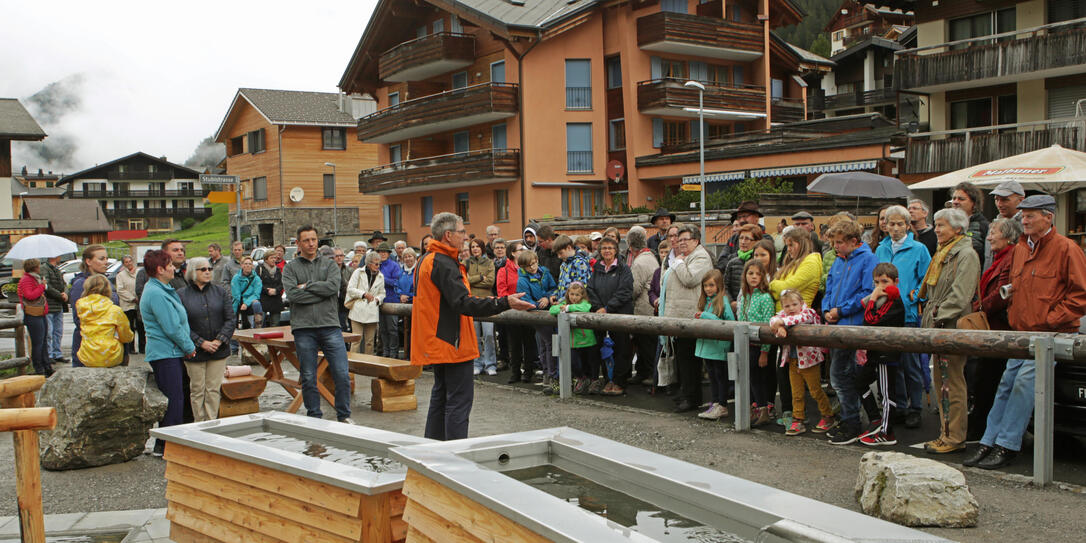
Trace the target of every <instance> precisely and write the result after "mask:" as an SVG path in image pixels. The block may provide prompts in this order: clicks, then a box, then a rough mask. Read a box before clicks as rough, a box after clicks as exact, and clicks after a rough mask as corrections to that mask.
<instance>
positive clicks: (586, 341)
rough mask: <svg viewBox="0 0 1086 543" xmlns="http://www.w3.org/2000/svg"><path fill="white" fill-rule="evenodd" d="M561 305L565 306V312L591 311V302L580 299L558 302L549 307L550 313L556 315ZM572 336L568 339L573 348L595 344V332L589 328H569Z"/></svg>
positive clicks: (560, 309)
mask: <svg viewBox="0 0 1086 543" xmlns="http://www.w3.org/2000/svg"><path fill="white" fill-rule="evenodd" d="M562 307H565V308H566V313H588V312H590V311H592V304H590V303H589V302H588V300H581V301H580V302H578V303H575V304H563V303H562V302H558V303H556V304H554V305H552V306H551V307H550V313H551V315H558V314H559V313H561V312H562ZM570 332H571V334H572V337H571V339H570V345H569V346H570V347H572V348H574V349H580V348H583V347H592V346H593V345H595V344H596V332H594V331H592V329H591V328H574V329H572V330H570Z"/></svg>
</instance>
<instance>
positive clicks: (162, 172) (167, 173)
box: [106, 169, 193, 181]
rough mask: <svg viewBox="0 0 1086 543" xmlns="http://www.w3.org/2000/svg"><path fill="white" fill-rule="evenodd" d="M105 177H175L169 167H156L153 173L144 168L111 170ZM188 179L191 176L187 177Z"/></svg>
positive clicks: (154, 179)
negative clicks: (137, 169)
mask: <svg viewBox="0 0 1086 543" xmlns="http://www.w3.org/2000/svg"><path fill="white" fill-rule="evenodd" d="M182 178H184V176H182ZM106 179H109V180H110V181H170V180H171V179H177V177H176V176H175V172H174V171H173V170H170V169H156V170H155V172H154V173H150V172H148V171H147V170H146V169H140V170H139V171H134V170H128V171H124V172H119V171H116V170H112V171H110V172H109V173H107V174H106ZM189 179H193V178H191V177H189Z"/></svg>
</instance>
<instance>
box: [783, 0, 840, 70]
mask: <svg viewBox="0 0 1086 543" xmlns="http://www.w3.org/2000/svg"><path fill="white" fill-rule="evenodd" d="M796 3H797V4H799V6H800V7H801V8H803V11H806V12H807V16H806V17H805V18H804V19H803V21H802V22H801V23H799V24H798V25H794V26H787V27H784V28H778V29H777V30H775V32H776V33H777V35H778V36H780V37H781V38H784V39H785V41H787V42H788V43H791V44H793V45H798V46H800V47H802V48H804V49H808V50H810V51H812V52H814V53H816V54H819V55H822V56H824V57H829V56H830V36H829V34H826V33H825V32H824V31H823V30H824V29H825V28H826V25H827V24H828V23H829V22H830V19H831V18H833V14H834V12H836V11H837V8H839V7H841V0H796Z"/></svg>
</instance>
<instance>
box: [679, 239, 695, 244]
mask: <svg viewBox="0 0 1086 543" xmlns="http://www.w3.org/2000/svg"><path fill="white" fill-rule="evenodd" d="M693 239H694V238H679V243H686V242H688V241H691V240H693Z"/></svg>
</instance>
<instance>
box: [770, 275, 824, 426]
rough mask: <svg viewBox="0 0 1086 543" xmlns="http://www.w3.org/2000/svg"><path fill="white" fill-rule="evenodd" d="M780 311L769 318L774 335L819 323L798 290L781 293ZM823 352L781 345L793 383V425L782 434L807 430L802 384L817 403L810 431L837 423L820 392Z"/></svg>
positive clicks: (783, 334) (784, 362)
mask: <svg viewBox="0 0 1086 543" xmlns="http://www.w3.org/2000/svg"><path fill="white" fill-rule="evenodd" d="M780 301H781V311H780V312H779V313H777V315H776V316H774V317H773V318H772V319H770V320H769V326H770V329H771V330H773V333H774V334H776V336H777V337H787V336H788V329H789V328H791V327H793V326H795V325H797V324H819V319H818V313H816V312H815V310H813V309H811V308H810V307H808V306H807V304H806V302H804V300H803V295H802V294H800V292H799V291H798V290H793V289H789V290H785V291H784V292H781V300H780ZM823 358H824V355H823V353H822V349H821V348H819V347H805V346H798V347H797V346H796V345H784V346H782V347H781V367H784V366H788V380H789V382H790V383H791V385H792V425H791V426H789V427H788V430H787V431H785V435H789V436H795V435H799V434H802V433H804V432H806V431H807V426H806V425H805V424H804V423H805V422H806V403H807V402H806V397H805V396H804V394H803V387H804V386H806V387H807V391H808V392H810V394H811V397H812V398H814V400H815V402H817V403H818V411H819V413H820V414H821V415H822V420H820V421H818V425H817V426H815V427H814V428H813V429H812V431H814V432H816V433H825V432H828V431H829V430H830V429H831V428H833V427H834V426H836V424H837V423H836V421H835V420H834V418H833V408H832V407H830V400H829V398H827V397H826V393H825V392H823V391H822V379H821V377H822V375H821V371H820V368H819V364H821V363H822V361H823Z"/></svg>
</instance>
